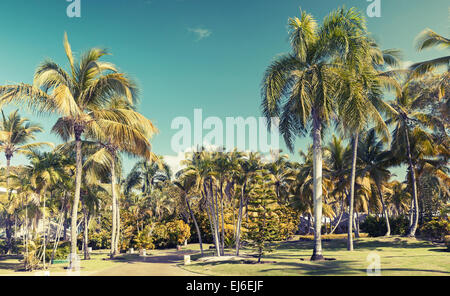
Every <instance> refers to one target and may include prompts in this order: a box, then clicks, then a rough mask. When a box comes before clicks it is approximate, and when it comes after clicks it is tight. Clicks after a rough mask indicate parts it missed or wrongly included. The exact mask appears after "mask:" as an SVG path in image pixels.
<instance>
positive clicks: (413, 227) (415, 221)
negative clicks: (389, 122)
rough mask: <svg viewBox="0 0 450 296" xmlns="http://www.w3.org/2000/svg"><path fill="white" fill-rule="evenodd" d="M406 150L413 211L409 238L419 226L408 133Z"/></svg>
mask: <svg viewBox="0 0 450 296" xmlns="http://www.w3.org/2000/svg"><path fill="white" fill-rule="evenodd" d="M406 150H407V153H408V163H409V172H410V174H411V183H412V184H411V185H412V196H413V203H414V204H413V205H414V209H413V210H412V215H413V216H412V219H411V220H412V224H411V227H410V228H409V232H408V235H407V236H409V237H414V236H416V230H417V227H418V224H419V200H418V196H417V181H416V172H415V170H414V165H413V162H412V156H411V144H410V141H409V131H406Z"/></svg>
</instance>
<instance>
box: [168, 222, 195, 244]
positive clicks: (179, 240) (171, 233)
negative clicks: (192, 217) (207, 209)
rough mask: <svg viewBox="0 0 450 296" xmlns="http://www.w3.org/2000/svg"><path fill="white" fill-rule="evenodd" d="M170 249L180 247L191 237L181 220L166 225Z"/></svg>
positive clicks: (189, 229)
mask: <svg viewBox="0 0 450 296" xmlns="http://www.w3.org/2000/svg"><path fill="white" fill-rule="evenodd" d="M166 226H167V233H168V237H169V242H168V245H169V246H170V247H174V246H180V245H182V244H183V243H184V242H185V241H186V240H188V239H189V238H190V237H191V228H190V227H189V225H187V224H186V223H184V221H183V220H177V221H173V222H169V223H167V224H166Z"/></svg>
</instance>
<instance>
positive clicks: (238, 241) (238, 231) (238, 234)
mask: <svg viewBox="0 0 450 296" xmlns="http://www.w3.org/2000/svg"><path fill="white" fill-rule="evenodd" d="M246 187H247V182H246V181H245V182H244V185H243V187H242V192H241V198H240V199H239V214H238V221H237V227H236V256H239V247H240V244H241V225H242V210H243V208H244V194H245V189H246Z"/></svg>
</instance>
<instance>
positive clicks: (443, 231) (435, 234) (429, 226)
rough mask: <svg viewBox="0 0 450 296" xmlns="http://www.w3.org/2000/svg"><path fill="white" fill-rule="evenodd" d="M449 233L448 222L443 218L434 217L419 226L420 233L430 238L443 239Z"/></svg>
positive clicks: (449, 224) (449, 226)
mask: <svg viewBox="0 0 450 296" xmlns="http://www.w3.org/2000/svg"><path fill="white" fill-rule="evenodd" d="M449 234H450V222H449V221H448V220H447V219H443V218H434V219H433V220H431V221H429V222H426V223H424V224H423V225H422V227H421V228H420V235H421V236H423V237H425V238H427V239H431V240H436V241H444V238H445V236H446V235H449Z"/></svg>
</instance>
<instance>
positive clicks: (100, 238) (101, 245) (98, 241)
mask: <svg viewBox="0 0 450 296" xmlns="http://www.w3.org/2000/svg"><path fill="white" fill-rule="evenodd" d="M88 246H89V247H91V248H92V250H104V249H110V248H111V232H109V231H106V230H102V231H100V232H96V231H92V230H90V231H89V243H88Z"/></svg>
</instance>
